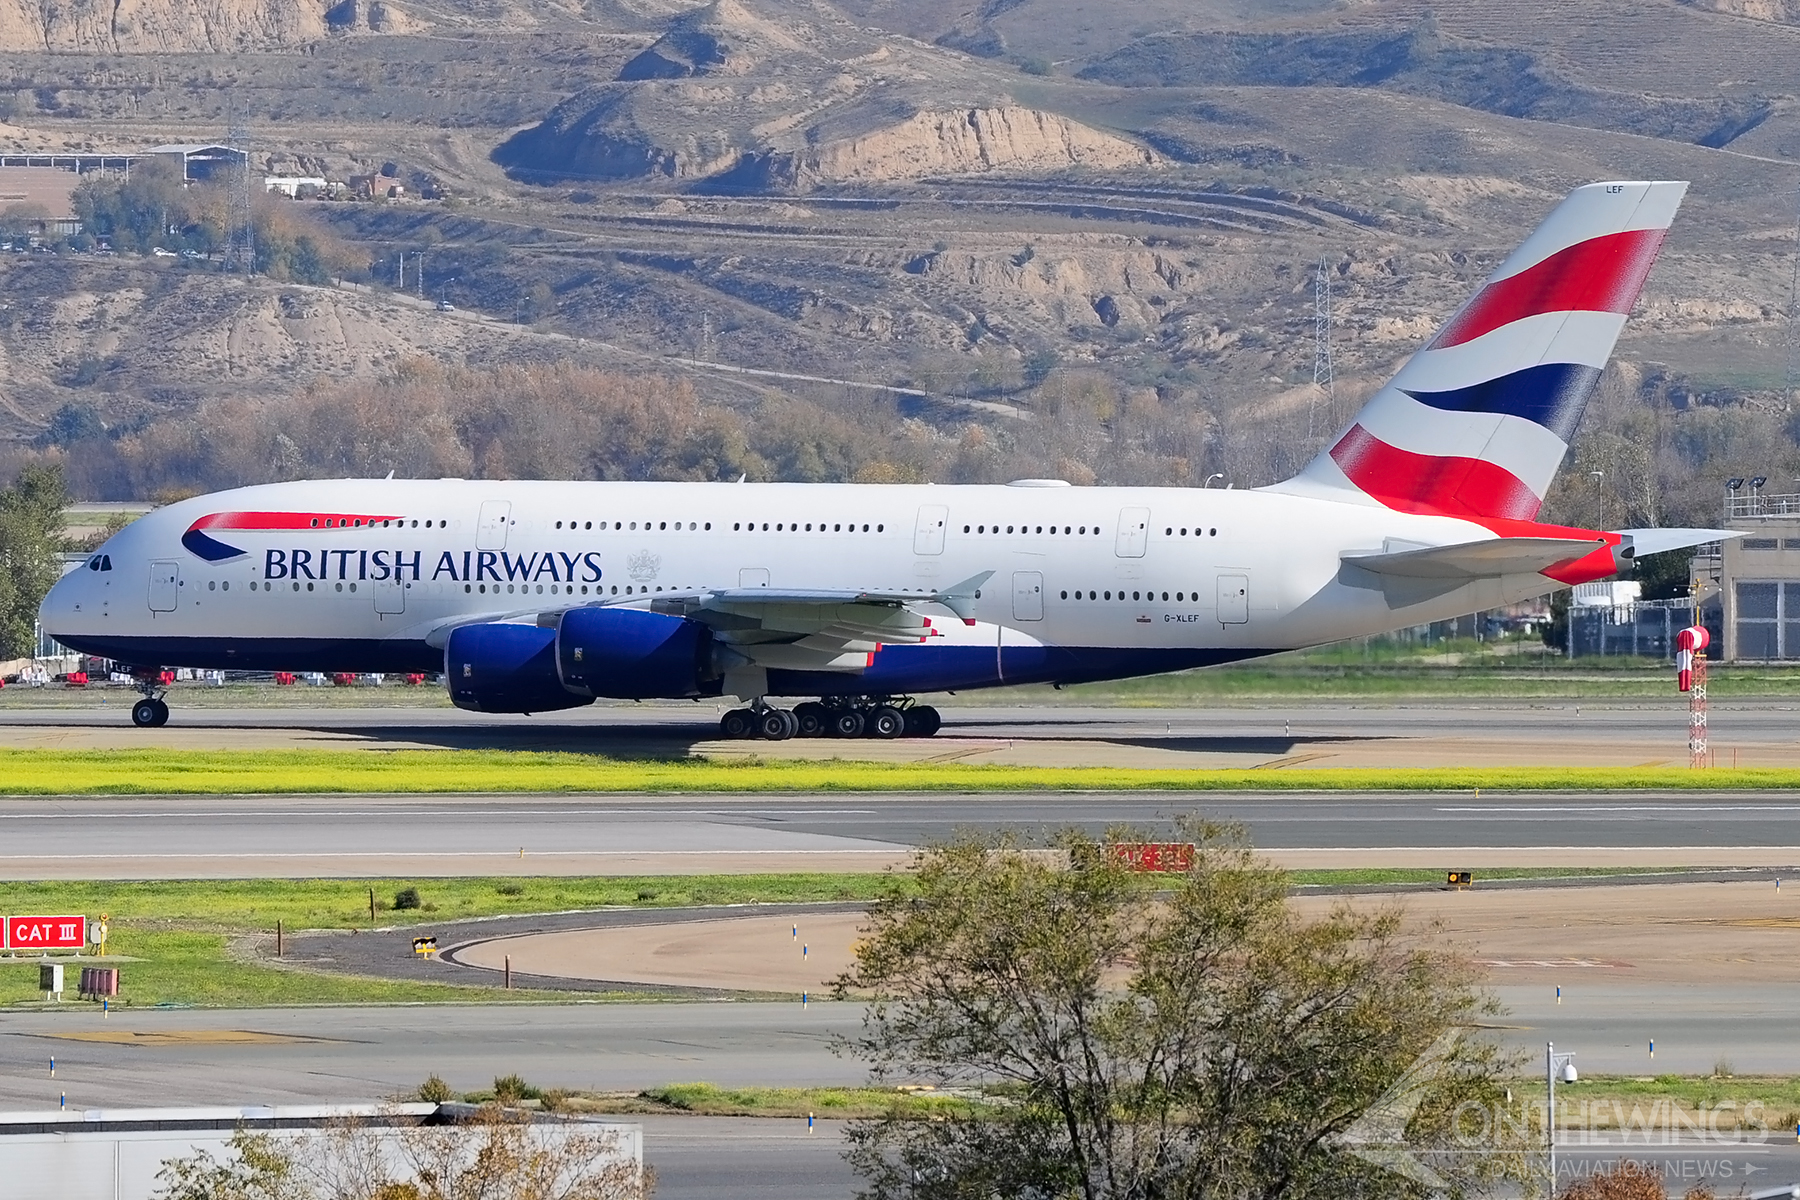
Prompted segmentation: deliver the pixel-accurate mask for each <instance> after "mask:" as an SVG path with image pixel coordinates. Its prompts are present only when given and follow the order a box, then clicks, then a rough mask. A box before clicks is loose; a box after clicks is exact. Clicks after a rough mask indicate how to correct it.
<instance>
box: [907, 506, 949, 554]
mask: <svg viewBox="0 0 1800 1200" xmlns="http://www.w3.org/2000/svg"><path fill="white" fill-rule="evenodd" d="M949 522H950V509H949V507H948V506H947V505H943V504H922V505H920V506H919V523H918V525H917V526H915V527H914V529H913V553H914V554H942V553H943V552H944V527H945V526H946V525H947V524H949Z"/></svg>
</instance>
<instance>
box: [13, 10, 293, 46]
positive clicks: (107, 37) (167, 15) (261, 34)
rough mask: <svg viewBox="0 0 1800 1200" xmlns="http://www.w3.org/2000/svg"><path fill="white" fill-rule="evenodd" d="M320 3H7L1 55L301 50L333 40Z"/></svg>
mask: <svg viewBox="0 0 1800 1200" xmlns="http://www.w3.org/2000/svg"><path fill="white" fill-rule="evenodd" d="M326 27H327V22H326V10H325V6H324V5H323V4H321V3H318V2H317V0H200V2H199V3H194V4H185V3H175V2H172V0H118V2H117V3H114V2H112V0H107V2H106V3H100V2H98V0H48V2H46V3H26V2H25V0H3V2H0V50H6V51H13V52H20V51H44V52H47V53H52V54H56V53H71V52H75V53H81V52H86V53H110V54H154V53H167V52H170V51H177V52H179V51H205V52H209V53H214V54H223V53H229V52H232V51H242V50H267V49H272V48H281V47H293V46H300V45H304V44H305V43H307V42H310V41H313V40H316V39H318V38H321V37H323V36H325V32H326Z"/></svg>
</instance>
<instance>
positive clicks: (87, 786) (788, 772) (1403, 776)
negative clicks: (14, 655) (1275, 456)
mask: <svg viewBox="0 0 1800 1200" xmlns="http://www.w3.org/2000/svg"><path fill="white" fill-rule="evenodd" d="M0 781H4V782H0V789H3V790H4V792H5V793H6V794H10V795H24V796H61V795H162V794H185V795H246V794H271V793H331V792H385V793H457V792H480V793H490V792H491V793H504V792H572V793H581V792H659V793H693V792H742V793H769V792H776V793H786V792H885V791H906V792H1039V791H1058V792H1084V791H1102V792H1114V791H1116V792H1138V791H1201V792H1206V791H1291V790H1297V789H1298V790H1331V791H1473V790H1487V791H1541V790H1562V789H1584V790H1601V791H1606V790H1634V789H1645V788H1667V789H1672V790H1701V789H1705V790H1710V791H1732V790H1742V789H1748V788H1790V787H1796V786H1800V769H1793V768H1757V769H1750V768H1746V769H1742V770H1713V771H1690V770H1688V769H1686V768H1683V767H1494V768H1463V767H1429V768H1426V767H1421V768H1393V769H1389V768H1366V769H1364V768H1357V769H1348V768H1323V769H1307V768H1293V769H1267V768H1265V769H1250V770H1242V769H1238V770H1136V769H1129V768H1115V767H1022V766H989V765H974V764H963V763H880V762H850V761H842V760H832V761H827V762H811V761H768V762H765V761H761V760H758V759H755V758H749V759H743V760H736V761H726V762H712V761H708V760H704V759H671V760H628V759H612V758H604V757H600V756H595V755H584V754H570V753H558V752H539V751H518V752H508V751H498V750H391V751H366V750H359V751H342V750H259V751H245V750H233V751H217V750H11V749H8V750H0Z"/></svg>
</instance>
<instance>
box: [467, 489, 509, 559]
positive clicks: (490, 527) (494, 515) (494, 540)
mask: <svg viewBox="0 0 1800 1200" xmlns="http://www.w3.org/2000/svg"><path fill="white" fill-rule="evenodd" d="M511 524H512V501H510V500H483V501H482V502H481V516H480V517H479V518H478V519H477V520H476V522H475V548H476V549H477V550H504V549H506V530H507V527H508V526H510V525H511Z"/></svg>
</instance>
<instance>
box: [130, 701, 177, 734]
mask: <svg viewBox="0 0 1800 1200" xmlns="http://www.w3.org/2000/svg"><path fill="white" fill-rule="evenodd" d="M161 715H162V714H161V713H158V712H157V703H156V701H154V700H150V699H144V700H139V701H138V702H137V703H136V704H134V705H132V706H131V723H132V724H133V725H136V726H137V727H138V728H139V729H153V728H155V727H156V726H158V725H160V724H162V721H158V720H157V719H156V718H157V717H158V716H161ZM163 720H164V721H166V720H168V717H166V716H164V717H163Z"/></svg>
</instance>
